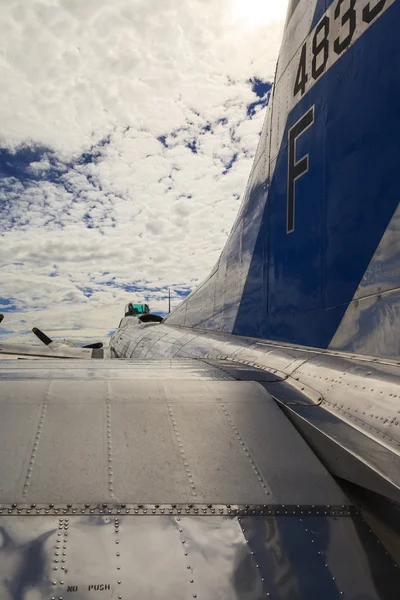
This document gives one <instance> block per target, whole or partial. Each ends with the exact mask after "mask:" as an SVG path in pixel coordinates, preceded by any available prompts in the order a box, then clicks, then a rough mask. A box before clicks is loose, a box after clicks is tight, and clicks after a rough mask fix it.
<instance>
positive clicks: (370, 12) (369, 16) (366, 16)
mask: <svg viewBox="0 0 400 600" xmlns="http://www.w3.org/2000/svg"><path fill="white" fill-rule="evenodd" d="M385 4H386V0H379V2H378V3H377V4H375V6H374V7H373V8H370V3H369V2H368V4H367V5H366V6H365V7H364V9H363V12H362V17H363V21H364V22H365V23H371V21H373V20H374V19H375V17H377V16H378V15H379V13H380V12H381V11H382V10H383V8H384V6H385Z"/></svg>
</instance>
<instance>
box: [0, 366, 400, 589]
mask: <svg viewBox="0 0 400 600" xmlns="http://www.w3.org/2000/svg"><path fill="white" fill-rule="evenodd" d="M220 366H221V365H220V364H219V362H218V361H217V360H215V361H213V362H212V364H207V363H206V362H203V361H199V360H191V359H175V360H167V359H154V360H140V361H138V360H136V361H132V360H124V361H119V360H112V361H111V360H104V361H93V362H90V363H88V362H86V361H80V360H58V361H49V360H45V361H41V360H36V361H32V362H27V361H0V379H1V388H2V395H1V398H0V443H1V446H2V463H1V477H0V598H1V599H5V600H9V599H10V600H11V599H12V600H16V599H21V600H22V599H27V600H28V599H31V598H33V599H51V598H53V599H57V600H59V599H61V598H63V599H65V598H69V597H71V598H76V599H77V600H83V599H85V600H86V599H88V598H104V599H107V600H108V599H115V598H118V599H120V600H122V599H133V598H135V599H140V600H142V599H143V600H145V599H146V600H147V599H155V600H158V599H160V600H161V599H162V600H164V599H170V598H177V599H182V600H184V599H185V600H186V599H190V598H199V599H201V598H204V599H207V600H214V599H216V598H218V599H219V598H220V599H235V598H237V599H243V600H244V599H246V600H253V599H254V600H256V599H257V600H258V599H261V598H266V597H270V598H276V599H279V600H281V599H282V600H289V599H297V598H307V599H310V598H315V599H318V600H320V599H321V598H327V599H331V598H332V599H334V598H342V597H344V598H351V599H354V600H355V599H357V600H359V599H360V598H363V599H375V598H393V599H394V598H396V599H397V598H398V591H399V589H400V579H399V573H398V569H397V567H396V565H395V564H394V562H393V560H392V558H391V557H390V556H389V555H388V553H387V552H386V551H385V549H384V547H383V546H382V544H380V543H379V540H377V538H376V537H375V535H374V534H373V533H372V532H371V531H370V529H369V527H368V526H367V525H366V524H365V523H364V522H363V520H362V518H361V516H360V515H359V514H358V512H357V510H356V509H355V508H354V507H353V506H352V505H351V503H350V501H349V499H348V498H347V496H346V495H345V494H344V492H343V491H342V490H341V488H340V487H339V486H338V485H337V483H336V482H335V481H334V479H333V478H332V477H331V476H330V475H329V473H328V472H327V471H326V470H325V468H324V467H323V466H322V464H321V463H320V462H319V460H318V459H317V458H316V456H315V455H314V454H313V452H312V451H311V450H310V448H309V447H308V445H307V444H306V442H305V441H304V440H303V438H302V437H301V436H300V435H299V433H298V432H297V431H296V429H295V428H294V427H293V425H292V424H291V423H290V422H289V420H288V419H287V417H286V416H285V415H284V413H283V412H282V411H281V410H280V408H279V407H278V406H277V405H276V403H275V402H274V401H273V400H272V398H271V396H270V395H269V394H268V392H267V391H266V389H265V388H264V387H262V384H261V383H259V382H257V381H254V380H251V377H250V374H249V370H247V371H246V376H245V377H246V380H245V381H243V380H240V378H238V372H236V371H235V372H232V371H231V372H229V371H227V370H226V369H225V370H224V369H222V368H220ZM255 378H257V376H255Z"/></svg>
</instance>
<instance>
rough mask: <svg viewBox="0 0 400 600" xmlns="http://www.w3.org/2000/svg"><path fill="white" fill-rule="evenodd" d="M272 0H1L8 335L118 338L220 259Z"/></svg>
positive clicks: (250, 139) (1, 220)
mask: <svg viewBox="0 0 400 600" xmlns="http://www.w3.org/2000/svg"><path fill="white" fill-rule="evenodd" d="M284 4H285V3H283V4H279V7H278V5H277V3H276V2H272V0H263V2H261V0H247V1H246V2H244V0H218V1H215V0H213V1H212V2H211V0H209V1H208V0H206V1H201V0H185V2H183V0H163V1H161V0H146V2H143V1H142V0H133V1H129V2H128V1H126V0H114V1H113V2H111V0H87V1H85V2H84V3H79V2H72V1H66V0H59V1H50V0H41V1H40V2H39V1H37V0H32V1H31V2H29V3H25V2H20V1H19V0H18V1H17V0H9V2H7V3H5V4H2V6H1V7H0V22H1V28H2V35H1V36H0V74H1V79H2V86H1V89H0V96H2V97H1V102H0V233H1V235H0V272H1V285H2V288H1V294H2V297H1V298H0V312H4V313H5V314H6V320H5V321H4V322H3V329H2V330H1V332H0V336H1V337H3V338H6V339H8V340H11V339H14V340H15V341H18V340H21V339H24V340H26V341H28V339H29V338H28V337H27V336H28V333H27V332H29V330H30V329H31V327H33V326H38V327H41V328H43V329H44V330H45V331H47V332H49V334H52V335H54V336H56V337H67V338H70V339H74V340H82V341H86V340H88V339H93V338H96V339H97V338H99V339H105V338H106V337H107V336H108V334H109V332H110V331H112V330H113V329H114V328H115V327H116V325H117V324H118V322H119V319H120V316H121V315H122V312H123V307H124V305H125V304H126V302H128V301H129V300H131V299H134V300H146V301H148V302H149V303H150V305H151V307H152V309H153V310H154V311H155V312H159V313H163V312H165V311H166V310H167V306H168V300H167V298H168V288H169V287H170V288H171V290H172V304H173V305H176V304H177V303H178V302H179V301H180V300H181V299H182V298H183V297H185V295H187V294H188V293H190V291H191V290H192V289H193V288H194V287H196V286H197V285H198V283H199V282H200V281H201V279H203V278H204V277H205V276H206V274H207V272H208V271H209V270H210V268H211V267H212V266H213V264H214V263H215V261H216V260H217V258H218V255H219V253H220V251H221V249H222V247H223V245H224V242H225V240H226V238H227V236H228V234H229V231H230V227H231V225H232V223H233V220H234V218H235V215H236V213H237V210H238V207H239V204H240V200H241V195H242V192H243V190H244V188H245V184H246V180H247V177H248V175H249V172H250V168H251V163H252V159H253V157H254V154H255V150H256V148H257V143H258V139H259V133H260V131H261V127H262V122H263V117H264V114H265V107H266V105H267V103H268V100H269V95H270V91H271V82H272V78H273V73H274V69H275V62H276V58H277V54H278V50H279V44H280V39H281V34H282V24H283V19H284V14H285V6H284Z"/></svg>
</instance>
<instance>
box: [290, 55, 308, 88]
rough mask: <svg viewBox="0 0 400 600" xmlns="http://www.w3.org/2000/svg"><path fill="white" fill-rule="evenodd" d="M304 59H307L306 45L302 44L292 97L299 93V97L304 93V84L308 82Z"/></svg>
mask: <svg viewBox="0 0 400 600" xmlns="http://www.w3.org/2000/svg"><path fill="white" fill-rule="evenodd" d="M306 57H307V44H304V45H303V47H302V49H301V54H300V62H299V68H298V70H297V75H296V83H295V84H294V90H293V96H296V94H298V93H299V92H301V95H303V94H304V92H305V91H306V83H307V81H308V75H307V70H306Z"/></svg>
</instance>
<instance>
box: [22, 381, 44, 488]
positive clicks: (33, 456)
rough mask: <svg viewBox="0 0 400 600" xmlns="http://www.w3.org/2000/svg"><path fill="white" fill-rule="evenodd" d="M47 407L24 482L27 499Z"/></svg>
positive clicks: (40, 422)
mask: <svg viewBox="0 0 400 600" xmlns="http://www.w3.org/2000/svg"><path fill="white" fill-rule="evenodd" d="M49 389H50V385H49ZM49 389H48V391H47V395H48V393H49ZM47 406H48V403H47V402H45V403H44V404H43V406H42V411H41V413H40V419H39V423H38V426H37V429H36V436H35V442H34V444H33V448H32V452H31V456H30V459H29V466H28V471H27V473H26V477H25V482H24V489H23V492H22V497H23V498H26V496H27V494H28V489H29V486H30V484H31V479H32V473H33V467H34V464H35V458H36V454H37V451H38V448H39V441H40V435H41V433H42V431H43V425H44V420H45V417H46V410H47Z"/></svg>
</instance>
